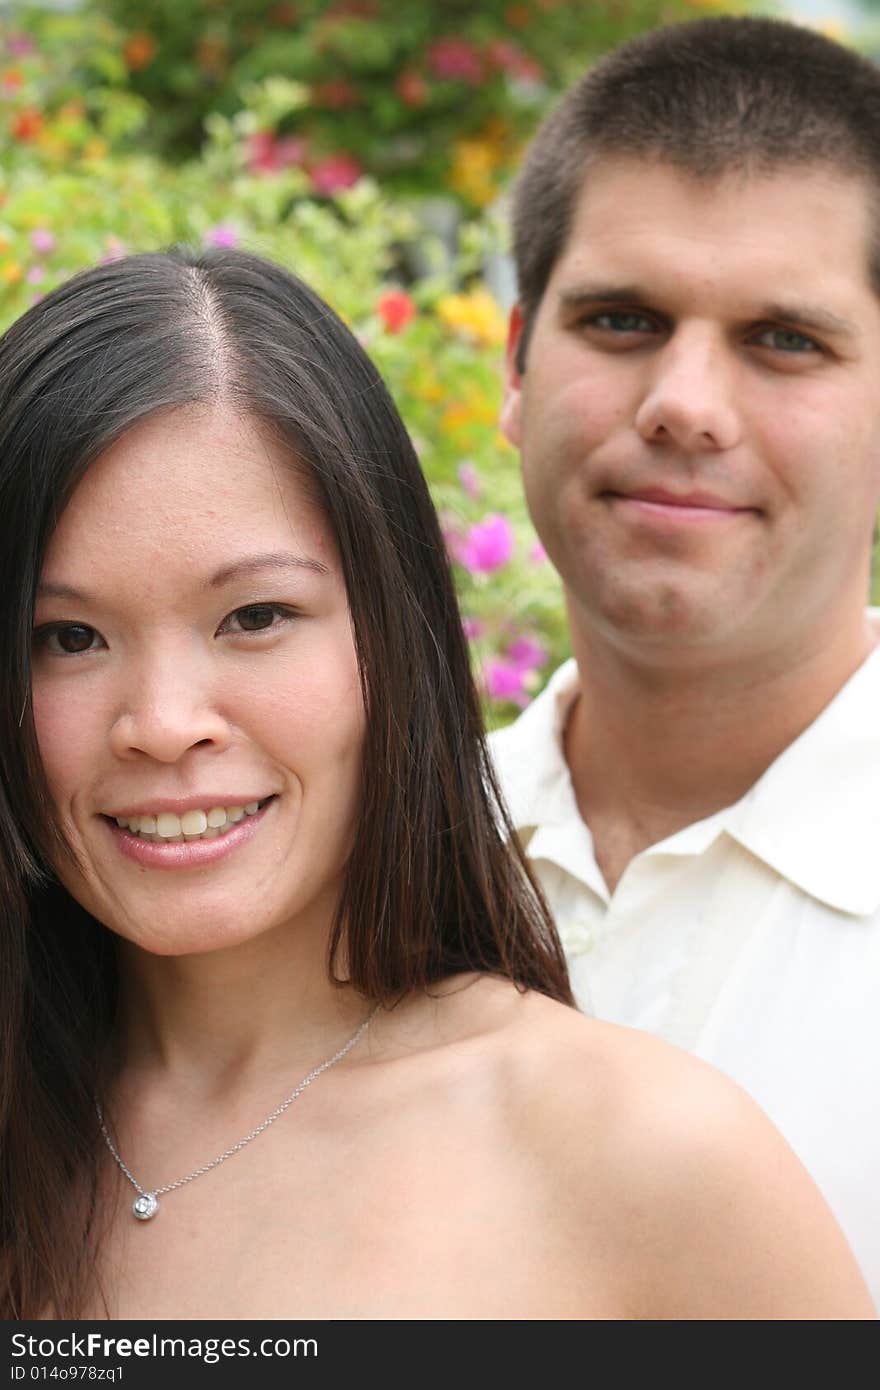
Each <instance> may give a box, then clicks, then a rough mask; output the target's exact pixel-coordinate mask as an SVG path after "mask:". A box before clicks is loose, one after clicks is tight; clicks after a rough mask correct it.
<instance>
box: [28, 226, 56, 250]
mask: <svg viewBox="0 0 880 1390" xmlns="http://www.w3.org/2000/svg"><path fill="white" fill-rule="evenodd" d="M55 245H56V242H55V238H54V236H53V235H52V233H51V232H50V231H49V230H48V228H47V227H37V229H36V231H33V232H31V246H32V247H33V248H34V250H35V251H36V252H37V255H39V256H48V254H49V252H50V251H54V250H55Z"/></svg>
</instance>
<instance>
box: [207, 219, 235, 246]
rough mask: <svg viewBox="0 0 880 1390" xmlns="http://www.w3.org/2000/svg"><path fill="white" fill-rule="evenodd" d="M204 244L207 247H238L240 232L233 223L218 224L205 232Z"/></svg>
mask: <svg viewBox="0 0 880 1390" xmlns="http://www.w3.org/2000/svg"><path fill="white" fill-rule="evenodd" d="M204 242H205V245H206V246H237V245H238V230H237V228H236V227H234V226H233V224H232V223H231V222H218V223H217V225H216V227H209V228H208V230H207V231H206V232H205V236H204Z"/></svg>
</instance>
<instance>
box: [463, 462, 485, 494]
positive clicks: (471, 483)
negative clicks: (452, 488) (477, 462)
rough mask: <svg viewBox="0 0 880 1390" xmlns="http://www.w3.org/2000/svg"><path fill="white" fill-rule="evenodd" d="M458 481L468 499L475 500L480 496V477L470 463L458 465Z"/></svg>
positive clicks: (481, 490) (481, 486)
mask: <svg viewBox="0 0 880 1390" xmlns="http://www.w3.org/2000/svg"><path fill="white" fill-rule="evenodd" d="M458 481H459V482H460V483H461V486H462V489H463V490H464V491H465V492H466V493H467V495H468V497H473V498H474V500H476V499H477V498H478V497H480V496H481V495H482V492H483V485H482V483H481V482H480V475H479V473H478V472H477V470H476V468H474V465H473V464H472V463H461V464H459V467H458Z"/></svg>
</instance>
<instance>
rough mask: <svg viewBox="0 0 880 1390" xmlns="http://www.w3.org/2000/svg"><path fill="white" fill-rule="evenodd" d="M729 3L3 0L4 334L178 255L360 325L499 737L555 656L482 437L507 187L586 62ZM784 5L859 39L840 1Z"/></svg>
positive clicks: (536, 572)
mask: <svg viewBox="0 0 880 1390" xmlns="http://www.w3.org/2000/svg"><path fill="white" fill-rule="evenodd" d="M828 3H829V4H831V5H833V4H834V0H828ZM746 7H747V0H743V3H742V4H737V3H736V0H733V3H731V0H726V3H725V2H724V0H717V3H716V0H589V2H588V3H576V0H575V2H573V0H477V3H473V4H472V3H466V0H422V3H407V2H406V0H403V3H401V2H400V0H276V3H271V2H270V3H266V0H83V2H82V3H79V4H75V3H74V4H70V3H68V4H67V5H64V6H63V7H62V6H59V5H58V4H57V3H56V4H55V5H52V6H49V5H48V4H47V5H44V6H41V7H39V8H36V7H30V6H23V5H18V4H12V3H8V0H7V3H5V4H4V3H2V0H0V330H2V329H3V328H5V327H6V325H7V324H8V323H9V322H11V320H12V319H13V318H15V317H16V316H17V315H18V314H20V313H22V312H23V311H24V310H25V309H26V308H27V307H28V306H29V305H30V304H31V303H33V302H34V300H35V298H36V297H38V296H40V295H42V294H45V293H46V292H47V290H49V289H51V288H53V287H54V286H55V285H57V284H58V283H59V281H61V280H62V279H64V278H65V277H67V276H68V275H70V274H71V273H72V272H73V271H75V270H77V269H79V268H81V267H83V266H86V265H90V264H93V263H95V262H97V261H100V260H102V259H107V258H111V257H115V256H119V255H120V254H123V253H124V252H126V251H134V250H138V251H139V250H151V249H155V248H158V247H164V246H168V245H170V244H171V243H173V242H177V241H186V242H190V243H195V244H200V245H206V246H211V245H237V246H243V247H246V248H248V249H251V250H255V251H257V252H260V253H262V254H264V255H267V256H271V257H273V258H274V259H276V260H278V261H280V262H281V263H282V264H284V265H286V266H287V267H289V268H290V269H291V270H293V271H295V272H296V273H298V274H300V275H302V276H303V277H304V278H305V279H306V280H308V281H309V282H310V283H311V284H313V285H314V286H315V288H316V289H317V290H318V291H319V293H321V294H322V295H324V297H325V298H326V299H328V300H329V301H330V303H331V304H332V305H333V306H334V308H336V309H337V310H338V311H339V312H340V313H341V314H342V315H343V317H344V318H345V319H346V321H347V322H348V323H349V324H350V325H351V327H352V328H353V330H354V331H355V332H356V333H357V334H358V336H359V338H360V339H361V341H362V342H363V343H364V345H365V346H366V348H367V350H368V351H369V352H370V353H371V355H372V356H373V358H374V359H375V361H376V362H377V363H378V365H379V367H380V369H381V370H382V372H383V374H384V376H385V378H386V380H387V382H388V384H389V387H390V389H391V391H392V393H393V395H394V397H395V399H396V401H397V403H398V406H399V408H400V410H401V412H402V414H403V416H404V419H405V420H406V423H407V425H408V427H409V429H410V432H411V433H412V435H413V437H414V440H415V442H416V447H417V449H418V452H419V456H420V458H421V461H422V464H423V467H424V469H425V473H426V475H427V477H428V480H429V483H430V486H431V489H432V492H433V495H434V499H435V501H436V504H437V506H438V508H439V510H440V513H441V517H442V520H443V525H444V531H445V534H446V537H447V541H448V545H449V548H450V553H451V555H452V558H453V561H454V565H455V572H456V577H457V580H458V584H459V592H460V595H461V600H462V606H463V610H464V614H465V622H466V627H467V632H468V636H469V639H470V641H471V645H472V649H473V653H474V659H475V667H476V670H477V672H478V676H479V679H480V681H481V685H482V689H483V692H484V696H485V701H486V707H487V712H488V714H489V718H490V721H491V722H492V723H500V722H505V721H506V720H507V719H509V718H510V717H511V716H512V715H514V714H515V713H516V712H517V710H518V709H519V708H521V707H522V706H523V705H525V704H526V703H528V701H529V699H530V698H532V696H533V695H534V694H535V693H536V692H537V690H538V689H540V687H541V685H542V684H543V682H544V680H545V679H546V678H547V676H548V675H549V674H550V672H551V671H552V669H553V668H554V666H555V665H556V664H558V662H559V661H561V660H562V659H563V657H564V656H565V655H566V654H567V651H566V645H565V631H564V618H563V613H562V606H561V601H560V595H559V589H558V585H557V583H556V581H555V578H554V575H553V571H552V569H551V568H550V566H549V565H548V563H547V562H546V560H545V558H544V556H543V553H542V551H541V548H540V546H539V544H538V543H537V540H536V537H535V535H534V533H533V531H532V530H531V527H530V524H529V522H528V518H527V516H526V512H525V508H524V505H523V502H522V498H521V491H520V483H519V476H518V471H517V463H516V456H515V453H514V451H513V450H512V449H511V448H510V447H509V446H508V445H507V444H506V443H505V441H504V440H503V439H502V437H501V435H500V434H499V431H498V428H497V423H496V420H497V410H498V404H499V399H500V379H501V378H500V365H501V360H502V353H503V344H504V338H505V323H506V311H507V309H508V307H509V304H510V302H511V299H512V296H513V283H512V273H511V270H510V265H509V261H508V260H507V258H506V255H505V238H506V229H505V204H504V193H505V189H506V187H507V186H508V185H509V182H510V179H511V176H512V173H513V172H514V170H515V169H516V167H517V163H518V160H519V158H520V155H521V151H522V149H523V146H524V143H525V142H526V140H527V139H528V137H529V135H530V133H531V132H532V131H533V130H534V128H535V126H536V124H537V122H538V121H539V120H540V118H541V116H542V115H543V114H544V112H545V111H546V110H547V109H548V107H549V106H550V105H551V104H552V103H553V101H554V100H555V99H556V97H557V96H558V94H559V93H560V91H561V90H562V89H563V88H564V87H566V86H567V85H568V84H569V83H570V82H571V81H572V80H573V79H574V78H575V77H576V76H577V75H579V74H580V73H581V72H582V71H583V70H584V68H585V67H586V66H587V65H588V64H589V63H590V62H591V61H593V60H594V59H595V58H596V57H598V56H599V55H600V54H601V53H603V52H604V51H605V50H607V49H608V48H609V47H611V46H613V45H614V44H616V43H617V42H619V41H620V40H621V39H623V38H626V37H628V36H630V35H633V34H635V33H637V32H639V31H641V30H643V29H646V28H649V27H652V26H654V25H656V24H659V23H665V22H669V21H673V20H677V19H686V18H693V17H695V16H696V15H698V14H706V13H712V12H716V13H720V12H725V13H730V12H733V11H738V12H741V11H742V10H743V9H745V8H746ZM750 8H754V6H750ZM763 8H764V10H765V11H766V10H767V8H768V7H767V6H764V7H763ZM801 10H802V13H800V14H799V13H798V11H797V10H795V11H794V16H795V17H799V18H803V19H805V20H806V21H807V22H811V23H816V24H818V25H820V26H821V27H823V28H826V29H829V30H830V31H831V32H835V33H836V34H837V35H838V36H840V37H844V38H846V37H853V39H854V41H856V42H859V43H860V44H861V45H862V46H870V44H871V42H872V39H873V29H872V22H871V11H870V9H869V10H867V11H863V10H861V9H857V8H856V7H855V4H854V0H836V8H831V9H826V8H823V0H804V3H803V5H802V6H801ZM776 12H777V13H778V12H779V11H778V10H777V11H776Z"/></svg>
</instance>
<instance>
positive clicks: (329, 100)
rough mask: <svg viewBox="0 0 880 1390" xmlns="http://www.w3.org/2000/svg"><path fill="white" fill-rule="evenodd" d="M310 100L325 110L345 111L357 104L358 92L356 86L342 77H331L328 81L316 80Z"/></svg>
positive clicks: (358, 99)
mask: <svg viewBox="0 0 880 1390" xmlns="http://www.w3.org/2000/svg"><path fill="white" fill-rule="evenodd" d="M312 101H313V102H314V103H315V105H316V106H321V107H323V108H324V109H325V110H327V111H345V110H346V109H347V108H348V107H350V106H357V104H358V102H359V101H360V93H359V92H358V89H357V87H355V86H354V85H353V84H352V83H351V82H347V81H346V80H345V78H344V77H335V78H331V79H330V81H329V82H318V83H316V84H315V86H314V87H313V88H312Z"/></svg>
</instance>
